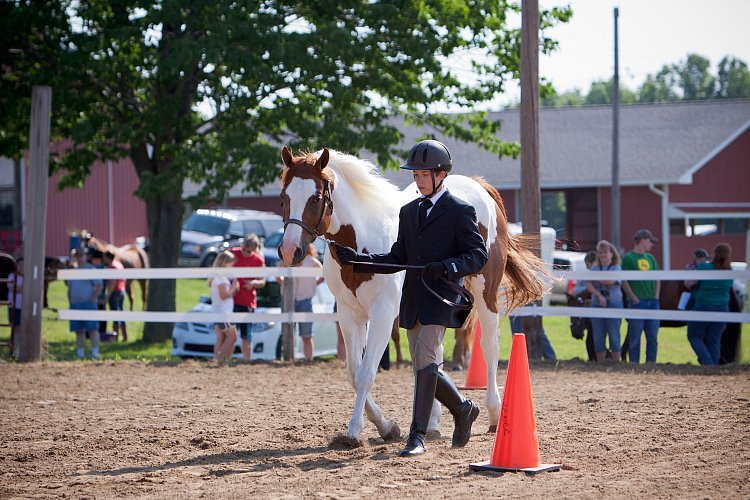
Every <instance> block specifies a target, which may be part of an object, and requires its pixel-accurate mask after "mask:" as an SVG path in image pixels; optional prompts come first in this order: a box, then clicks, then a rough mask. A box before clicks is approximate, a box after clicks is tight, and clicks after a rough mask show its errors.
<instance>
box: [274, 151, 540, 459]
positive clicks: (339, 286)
mask: <svg viewBox="0 0 750 500" xmlns="http://www.w3.org/2000/svg"><path fill="white" fill-rule="evenodd" d="M281 157H282V160H283V161H284V168H283V172H282V181H281V184H282V189H281V201H282V207H283V214H284V221H285V227H284V236H283V238H282V240H281V244H280V245H279V256H280V258H281V259H282V261H283V262H284V263H285V264H286V265H288V266H297V265H299V264H300V263H301V262H302V260H303V258H304V256H305V249H306V248H307V245H308V244H309V243H310V242H311V241H313V240H314V239H315V238H317V237H318V236H323V237H324V238H326V239H327V240H329V241H335V242H337V243H339V244H341V245H345V246H348V247H352V248H355V249H356V250H357V251H359V252H364V253H386V252H388V251H389V250H390V248H391V245H392V244H393V242H394V241H395V240H396V236H397V232H398V214H399V210H400V208H401V206H403V205H404V204H406V203H407V202H408V201H410V200H411V199H413V198H414V197H415V193H416V189H415V186H414V184H412V185H411V186H409V187H407V188H406V189H405V190H403V191H399V190H398V188H397V187H396V186H394V185H393V184H391V183H390V182H388V180H387V179H386V178H385V177H383V176H382V175H381V174H380V172H379V171H378V169H377V167H375V166H374V165H373V164H372V163H370V162H368V161H365V160H362V159H359V158H357V157H354V156H351V155H346V154H342V153H339V152H336V151H330V150H328V149H323V151H321V152H319V153H311V154H307V155H304V156H293V155H292V153H291V152H290V151H289V150H288V149H287V148H286V146H285V147H284V148H283V149H282V150H281ZM445 185H446V186H447V187H448V189H450V190H451V192H452V193H453V194H454V195H456V196H458V197H459V198H461V199H463V200H465V201H467V202H468V203H470V204H472V205H473V206H474V207H475V209H476V212H477V218H478V222H479V232H480V233H481V234H482V237H483V238H484V240H485V244H486V247H487V249H488V254H489V260H488V262H487V264H486V265H485V267H484V268H483V269H482V270H481V271H480V272H479V273H477V274H475V275H472V276H467V277H466V279H465V283H466V287H467V289H469V291H471V292H472V293H473V295H474V297H475V310H476V314H477V315H478V317H479V320H480V322H481V325H482V331H484V332H496V331H497V329H498V320H499V317H500V316H503V315H505V314H507V313H508V312H509V311H511V310H513V309H515V308H516V307H519V306H522V305H524V304H527V303H529V302H533V301H535V300H538V299H540V298H541V297H542V295H543V294H544V292H545V288H546V286H545V285H546V283H545V280H546V279H547V277H548V276H549V273H548V271H546V267H545V265H544V262H543V261H542V260H541V259H539V258H538V257H536V256H535V255H534V254H533V253H532V252H531V251H530V249H529V248H530V245H532V244H538V238H537V239H536V240H535V239H534V238H533V237H530V236H528V235H516V236H514V235H511V234H509V233H508V227H507V220H506V216H505V208H504V206H503V202H502V199H501V198H500V195H499V194H498V193H497V191H496V190H495V189H494V188H492V187H491V186H489V184H487V183H486V182H484V180H481V179H471V178H469V177H463V176H458V175H450V176H448V178H447V179H446V180H445ZM323 275H324V277H325V280H326V283H328V286H329V288H330V289H331V291H332V292H333V294H334V295H335V296H336V300H337V303H338V312H339V316H340V320H339V323H340V325H341V328H342V331H343V337H344V344H345V346H346V359H347V370H348V375H349V379H350V381H351V383H352V385H353V386H354V389H355V392H356V398H355V402H354V410H353V412H352V416H351V419H350V421H349V426H348V429H347V432H346V434H345V435H343V436H342V441H343V442H344V443H345V444H347V445H349V446H360V445H361V444H362V441H361V439H360V433H361V432H362V430H363V429H364V426H365V422H364V414H366V415H367V418H368V419H369V420H370V421H371V422H372V423H373V424H374V425H375V427H376V428H377V430H378V433H379V434H380V436H381V437H383V438H384V439H385V440H393V439H397V438H399V437H400V432H401V431H400V429H399V427H398V425H397V424H396V423H395V422H394V421H393V420H389V419H386V418H385V417H384V416H383V414H382V412H381V411H380V408H379V407H378V405H377V404H376V403H375V401H374V400H373V398H372V395H371V393H370V391H371V389H372V387H373V384H374V381H375V374H376V372H377V367H378V361H379V360H380V357H381V355H382V354H383V351H384V350H385V347H386V344H387V342H388V338H389V336H390V333H391V326H392V325H393V322H394V320H395V319H396V318H397V316H398V314H399V303H400V300H401V286H402V283H403V280H404V273H403V272H398V273H394V274H361V273H354V272H353V268H352V266H349V265H346V266H341V265H340V264H339V262H338V260H337V257H336V252H334V251H329V252H326V255H325V261H324V263H323ZM481 342H482V350H483V352H484V356H485V361H486V363H487V393H486V398H485V403H486V406H487V409H488V413H489V422H490V424H491V429H492V428H494V427H495V426H496V423H497V421H498V418H499V416H500V395H499V391H498V386H497V366H498V355H499V350H498V335H482V338H481ZM439 419H440V404H439V403H438V402H437V401H435V403H434V406H433V412H432V417H431V419H430V424H429V426H428V432H434V431H436V430H437V428H438V427H437V426H438V423H439Z"/></svg>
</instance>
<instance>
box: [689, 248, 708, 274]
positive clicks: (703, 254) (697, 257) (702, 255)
mask: <svg viewBox="0 0 750 500" xmlns="http://www.w3.org/2000/svg"><path fill="white" fill-rule="evenodd" d="M704 262H708V252H707V251H706V249H705V248H696V249H695V251H694V252H693V260H691V261H690V262H689V263H688V265H687V266H685V269H695V268H697V267H698V265H699V264H703V263H704Z"/></svg>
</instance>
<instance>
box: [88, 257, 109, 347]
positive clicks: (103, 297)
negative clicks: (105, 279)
mask: <svg viewBox="0 0 750 500" xmlns="http://www.w3.org/2000/svg"><path fill="white" fill-rule="evenodd" d="M86 252H87V254H88V256H89V258H88V260H89V262H90V263H91V265H92V266H94V267H95V268H97V269H104V268H105V267H106V266H105V265H104V254H103V253H102V252H101V250H97V249H96V248H93V247H87V248H86ZM96 308H97V309H98V310H100V311H106V310H107V287H106V284H105V286H103V287H102V291H101V292H100V293H99V297H98V298H97V299H96ZM106 334H107V322H106V321H100V322H99V338H100V340H101V339H103V338H104V337H103V336H104V335H106Z"/></svg>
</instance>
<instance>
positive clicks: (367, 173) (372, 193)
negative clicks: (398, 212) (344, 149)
mask: <svg viewBox="0 0 750 500" xmlns="http://www.w3.org/2000/svg"><path fill="white" fill-rule="evenodd" d="M330 153H331V160H330V161H329V162H328V168H330V169H331V170H333V171H334V172H335V173H336V175H337V176H340V177H341V178H342V179H343V180H344V181H345V182H346V184H347V185H348V186H349V188H350V189H351V190H352V192H353V193H354V195H355V196H356V197H357V199H358V200H360V201H362V202H363V203H365V204H368V205H371V206H373V210H378V211H379V210H382V207H383V205H384V204H386V203H389V202H392V201H398V200H400V191H399V189H398V188H397V187H396V186H394V185H393V184H391V182H390V181H389V180H388V179H386V178H385V177H384V176H383V174H382V172H380V170H379V169H378V167H377V166H375V165H374V164H373V163H372V162H370V161H369V160H363V159H361V158H357V157H356V156H352V155H348V154H345V153H340V152H338V151H330ZM400 206H401V205H400V203H399V207H400Z"/></svg>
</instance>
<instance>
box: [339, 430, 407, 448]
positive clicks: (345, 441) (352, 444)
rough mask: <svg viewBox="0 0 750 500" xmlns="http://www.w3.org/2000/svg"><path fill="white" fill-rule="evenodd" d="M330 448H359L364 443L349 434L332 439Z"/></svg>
mask: <svg viewBox="0 0 750 500" xmlns="http://www.w3.org/2000/svg"><path fill="white" fill-rule="evenodd" d="M399 432H401V431H399ZM330 446H331V447H332V448H341V447H345V448H359V447H361V446H362V441H361V440H360V439H358V438H356V437H352V436H350V435H348V434H337V435H335V436H333V438H332V439H331V442H330Z"/></svg>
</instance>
